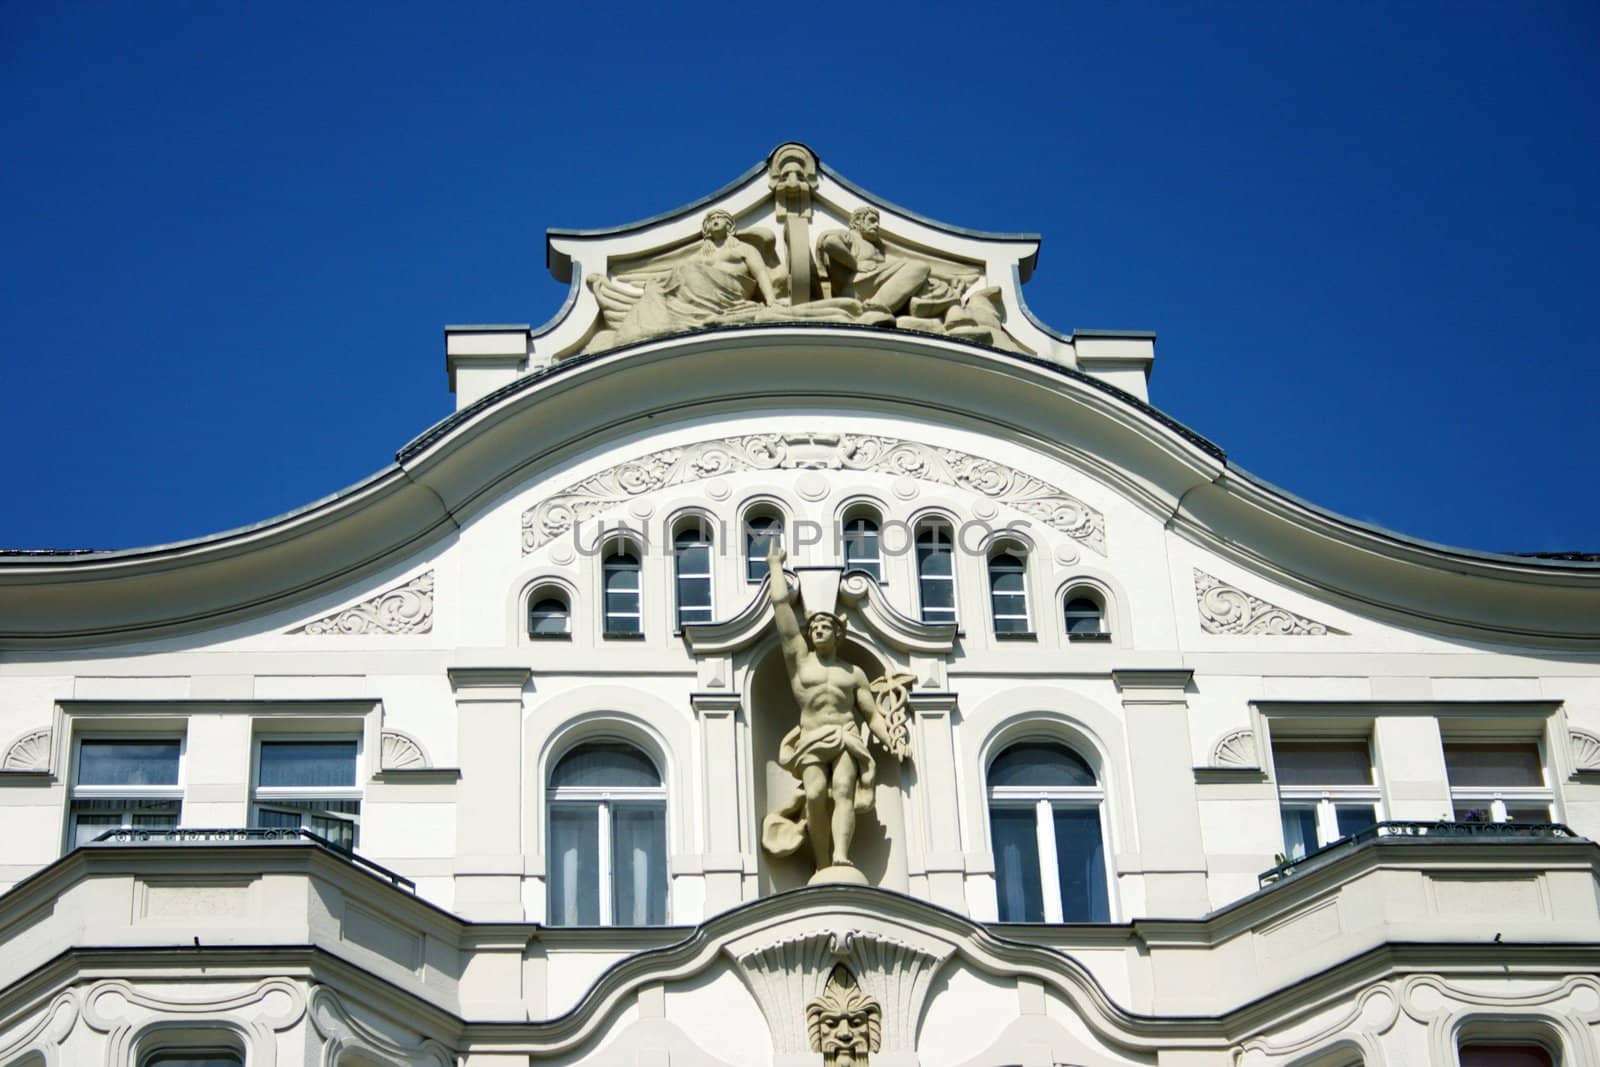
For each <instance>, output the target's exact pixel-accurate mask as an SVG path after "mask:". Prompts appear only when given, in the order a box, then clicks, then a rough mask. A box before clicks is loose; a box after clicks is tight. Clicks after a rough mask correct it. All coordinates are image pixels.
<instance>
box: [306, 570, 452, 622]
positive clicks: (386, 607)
mask: <svg viewBox="0 0 1600 1067" xmlns="http://www.w3.org/2000/svg"><path fill="white" fill-rule="evenodd" d="M432 631H433V572H432V571H427V572H426V573H423V574H419V575H417V576H416V577H415V578H413V579H411V580H410V581H409V582H406V583H405V584H404V585H397V586H395V587H394V588H393V589H387V590H385V591H383V592H381V593H379V594H378V595H377V596H373V597H368V598H367V599H366V600H363V601H362V602H361V603H359V604H352V605H351V606H350V607H348V608H342V609H340V610H339V611H335V612H333V613H332V614H329V615H324V616H322V617H321V618H320V619H313V620H312V621H311V622H308V623H306V624H305V625H304V626H297V627H295V628H294V629H292V630H290V631H289V633H292V634H311V635H315V636H322V635H328V634H425V633H431V632H432Z"/></svg>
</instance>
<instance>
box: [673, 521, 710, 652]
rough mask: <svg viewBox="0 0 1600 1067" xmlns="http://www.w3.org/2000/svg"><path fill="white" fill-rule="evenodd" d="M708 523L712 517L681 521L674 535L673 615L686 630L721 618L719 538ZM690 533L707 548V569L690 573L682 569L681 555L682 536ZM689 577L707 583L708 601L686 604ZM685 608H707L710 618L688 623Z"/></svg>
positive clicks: (692, 609) (691, 609) (678, 626)
mask: <svg viewBox="0 0 1600 1067" xmlns="http://www.w3.org/2000/svg"><path fill="white" fill-rule="evenodd" d="M707 523H708V520H704V519H690V520H688V521H686V522H683V523H680V524H679V525H678V528H677V529H676V530H675V531H674V532H673V534H672V604H673V616H672V617H673V621H674V623H675V624H676V629H678V630H682V629H683V628H684V627H685V626H701V625H704V624H706V623H709V622H714V621H716V618H717V565H716V553H717V541H716V538H715V537H714V536H713V535H712V531H711V530H710V529H708V528H707ZM686 533H693V534H695V535H697V536H698V537H699V538H700V540H699V541H698V542H697V543H696V546H702V545H703V546H704V547H705V550H706V569H705V570H704V571H703V572H702V571H688V572H686V571H684V570H683V569H682V566H683V563H682V560H681V559H680V558H679V556H678V538H680V537H682V536H683V535H684V534H686ZM685 578H688V579H690V580H693V581H704V582H705V583H706V602H705V603H704V604H685V603H684V602H683V586H682V582H683V580H684V579H685ZM685 608H687V609H688V610H689V611H694V612H699V611H704V612H705V616H706V617H705V618H704V619H693V620H689V621H687V622H686V621H685V620H684V617H683V612H684V609H685Z"/></svg>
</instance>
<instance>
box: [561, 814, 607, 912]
mask: <svg viewBox="0 0 1600 1067" xmlns="http://www.w3.org/2000/svg"><path fill="white" fill-rule="evenodd" d="M550 923H551V925H553V926H598V925H599V924H600V807H599V805H597V804H555V805H552V806H551V808H550Z"/></svg>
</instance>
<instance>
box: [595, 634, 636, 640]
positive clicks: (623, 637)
mask: <svg viewBox="0 0 1600 1067" xmlns="http://www.w3.org/2000/svg"><path fill="white" fill-rule="evenodd" d="M601 636H602V637H603V638H605V640H607V641H643V640H644V634H643V633H637V634H602V635H601Z"/></svg>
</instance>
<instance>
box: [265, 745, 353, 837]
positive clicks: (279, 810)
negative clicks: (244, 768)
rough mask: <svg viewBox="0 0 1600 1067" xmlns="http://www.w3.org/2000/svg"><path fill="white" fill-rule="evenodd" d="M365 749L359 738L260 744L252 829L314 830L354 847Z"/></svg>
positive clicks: (315, 832)
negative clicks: (360, 763)
mask: <svg viewBox="0 0 1600 1067" xmlns="http://www.w3.org/2000/svg"><path fill="white" fill-rule="evenodd" d="M359 750H360V744H359V743H358V742H357V741H355V740H353V739H350V740H321V739H317V740H281V741H280V740H261V741H259V742H258V743H257V746H256V782H255V797H254V800H255V805H254V814H253V822H252V825H254V826H258V827H263V828H267V829H296V828H298V829H304V830H309V831H311V832H312V833H314V834H316V835H317V836H319V837H323V838H326V839H327V840H328V841H331V842H332V843H333V844H335V845H338V846H339V847H340V848H346V849H354V848H355V847H356V845H357V844H359V843H360V829H361V790H360V788H359V787H358V786H357V784H356V765H357V764H356V761H357V758H358V756H359Z"/></svg>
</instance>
